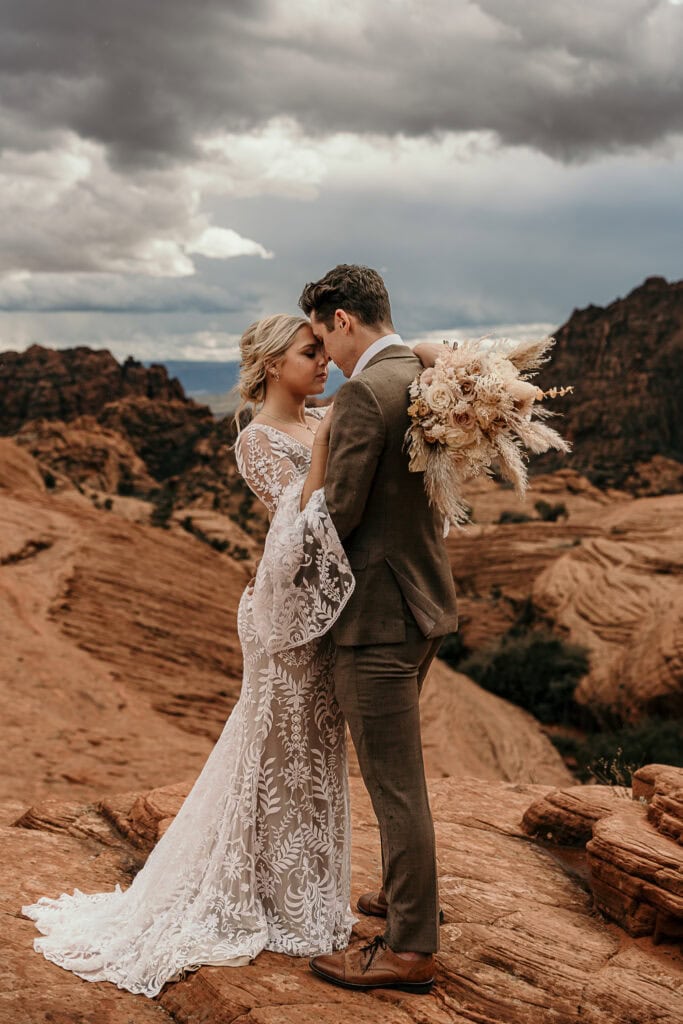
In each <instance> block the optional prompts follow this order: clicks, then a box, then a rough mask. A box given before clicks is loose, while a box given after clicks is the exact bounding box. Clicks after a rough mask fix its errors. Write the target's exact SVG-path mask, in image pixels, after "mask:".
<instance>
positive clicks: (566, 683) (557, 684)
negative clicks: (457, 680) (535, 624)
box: [458, 629, 588, 723]
mask: <svg viewBox="0 0 683 1024" xmlns="http://www.w3.org/2000/svg"><path fill="white" fill-rule="evenodd" d="M458 667H459V670H460V671H461V672H464V673H465V675H468V676H471V677H472V679H474V680H475V681H476V682H477V683H479V685H480V686H483V687H484V688H485V689H486V690H490V691H491V693H495V694H497V695H498V696H499V697H504V698H505V700H509V701H512V703H513V704H518V705H519V706H520V707H523V708H526V709H527V710H528V711H531V713H532V714H533V715H535V716H536V718H538V719H539V721H541V722H564V723H569V722H576V721H577V720H581V718H582V713H581V709H579V708H578V706H577V705H576V703H575V701H574V689H575V688H576V684H577V682H578V681H579V679H580V678H581V676H583V675H585V673H586V672H587V671H588V655H587V652H586V650H585V649H584V648H583V647H579V646H578V645H577V644H570V643H567V642H566V641H564V640H562V639H561V638H560V637H557V636H554V635H553V634H552V633H550V632H548V631H547V630H542V629H536V630H532V631H531V632H528V633H524V634H520V635H514V634H508V635H507V636H505V637H503V639H502V640H500V641H499V642H498V643H495V644H491V645H488V646H486V647H484V648H482V649H481V650H479V651H476V652H475V653H473V654H471V655H470V656H469V657H467V658H465V659H464V660H463V661H462V662H461V663H460V664H459V666H458Z"/></svg>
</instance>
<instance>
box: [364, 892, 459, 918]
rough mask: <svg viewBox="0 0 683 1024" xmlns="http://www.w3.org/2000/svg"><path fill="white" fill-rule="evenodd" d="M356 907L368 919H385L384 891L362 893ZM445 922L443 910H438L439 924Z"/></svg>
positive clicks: (385, 902)
mask: <svg viewBox="0 0 683 1024" xmlns="http://www.w3.org/2000/svg"><path fill="white" fill-rule="evenodd" d="M356 907H357V908H358V910H359V911H360V913H361V914H366V915H367V916H368V917H386V916H387V898H386V896H385V895H384V889H380V891H379V892H366V893H363V895H362V896H359V897H358V903H357V904H356ZM445 920H446V919H445V917H444V913H443V910H440V911H439V924H443V923H444V921H445Z"/></svg>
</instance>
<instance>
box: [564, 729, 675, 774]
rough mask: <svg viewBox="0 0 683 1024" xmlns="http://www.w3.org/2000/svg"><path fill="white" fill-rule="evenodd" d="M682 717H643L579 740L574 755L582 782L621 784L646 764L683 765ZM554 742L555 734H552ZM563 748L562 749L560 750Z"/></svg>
mask: <svg viewBox="0 0 683 1024" xmlns="http://www.w3.org/2000/svg"><path fill="white" fill-rule="evenodd" d="M681 737H683V720H681V719H666V720H664V719H660V718H647V719H643V721H642V722H639V723H638V724H637V725H625V726H622V727H621V728H620V729H615V730H613V731H610V732H601V733H595V734H594V735H591V736H587V737H586V739H585V740H583V741H581V742H579V743H578V744H577V745H576V747H575V749H574V751H573V756H574V757H575V758H576V765H577V774H578V776H579V778H580V779H581V780H582V781H583V782H588V781H589V780H591V779H594V780H597V781H598V782H602V783H606V784H614V785H622V786H630V785H631V776H632V774H633V772H635V771H637V770H638V768H642V767H643V765H644V764H670V765H673V766H674V767H677V768H683V740H682V739H681ZM551 739H553V742H555V738H554V737H551ZM560 752H562V751H560Z"/></svg>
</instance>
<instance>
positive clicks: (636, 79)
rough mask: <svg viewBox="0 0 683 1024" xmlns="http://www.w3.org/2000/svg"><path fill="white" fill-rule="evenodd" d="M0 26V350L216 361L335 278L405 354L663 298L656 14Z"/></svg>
mask: <svg viewBox="0 0 683 1024" xmlns="http://www.w3.org/2000/svg"><path fill="white" fill-rule="evenodd" d="M0 12H1V13H2V24H1V25H0V29H1V31H0V350H3V349H23V348H26V347H27V346H28V345H30V344H32V343H34V342H39V343H42V344H49V345H55V346H58V347H66V346H70V345H74V344H88V345H92V346H94V347H102V346H107V347H109V348H110V349H111V350H112V351H113V352H114V353H115V354H116V355H117V356H119V357H124V356H126V355H127V354H129V353H130V354H133V355H135V356H137V357H138V358H141V359H151V358H176V359H179V358H180V359H182V358H186V359H216V358H227V357H230V355H231V353H234V351H235V342H236V338H237V337H238V336H239V334H240V333H241V331H242V329H243V328H244V327H245V326H246V325H247V324H248V323H249V322H251V321H252V320H253V319H255V318H256V317H258V316H260V315H262V314H264V313H269V312H275V311H279V310H288V311H295V310H296V300H297V297H298V295H299V293H300V290H301V287H302V285H303V284H304V283H305V282H306V281H308V280H312V279H314V278H316V277H319V276H321V275H322V274H323V273H324V272H325V271H326V270H328V269H329V268H330V267H331V266H334V265H335V264H336V263H339V262H361V263H368V264H370V265H372V266H375V267H377V268H380V269H381V270H382V272H383V273H384V275H385V278H386V281H387V283H388V285H389V289H390V293H391V296H392V300H393V307H394V313H395V321H396V325H397V327H398V328H399V329H400V330H401V331H402V333H403V334H404V335H405V336H406V337H409V338H414V337H418V336H422V335H424V334H426V333H428V332H431V331H435V332H437V334H441V333H447V332H448V331H449V330H453V329H454V328H456V327H458V328H461V329H464V330H468V329H469V328H471V329H472V331H475V330H477V329H480V328H482V327H489V326H492V325H495V324H512V325H515V324H525V325H529V324H537V325H539V327H540V325H545V324H547V325H552V326H557V325H559V324H561V323H562V322H564V320H566V318H567V317H568V316H569V315H570V313H571V311H572V309H573V308H574V307H577V306H585V305H587V304H588V303H591V302H593V303H599V304H605V303H607V302H609V301H611V300H612V299H614V298H616V297H617V296H618V295H623V294H625V293H627V292H628V291H630V290H631V289H632V288H633V287H635V286H636V285H637V284H639V283H640V282H641V281H642V280H643V279H644V278H645V277H647V276H649V275H652V274H661V275H663V276H665V277H667V278H669V280H677V279H680V278H682V277H683V241H682V239H683V59H682V54H683V6H681V5H680V4H678V3H673V2H671V0H591V2H590V3H588V2H587V0H385V2H383V3H380V2H379V0H346V2H345V3H344V4H341V3H340V2H339V0H335V2H332V0H194V2H193V3H189V2H188V0H114V2H112V0H110V2H108V3H103V2H97V0H0ZM520 330H521V328H520Z"/></svg>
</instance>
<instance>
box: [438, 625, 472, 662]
mask: <svg viewBox="0 0 683 1024" xmlns="http://www.w3.org/2000/svg"><path fill="white" fill-rule="evenodd" d="M469 653H470V649H469V647H467V646H466V645H465V642H464V640H463V638H462V633H449V634H448V636H445V637H444V638H443V640H442V642H441V647H440V648H439V652H438V655H437V657H439V658H441V660H442V661H445V662H446V664H447V665H450V667H451V668H457V667H458V666H459V664H460V662H461V661H462V660H463V659H464V658H466V657H467V655H468V654H469Z"/></svg>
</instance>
